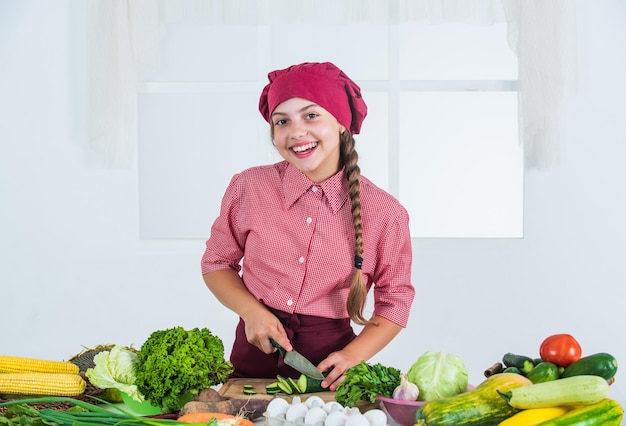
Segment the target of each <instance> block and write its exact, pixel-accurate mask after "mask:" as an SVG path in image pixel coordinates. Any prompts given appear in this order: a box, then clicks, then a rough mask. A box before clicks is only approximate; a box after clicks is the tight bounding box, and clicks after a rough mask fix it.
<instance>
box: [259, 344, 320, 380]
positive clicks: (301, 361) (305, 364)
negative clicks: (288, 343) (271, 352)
mask: <svg viewBox="0 0 626 426" xmlns="http://www.w3.org/2000/svg"><path fill="white" fill-rule="evenodd" d="M270 343H271V344H272V346H274V347H275V348H276V349H278V352H280V354H281V355H282V357H283V360H284V361H285V364H287V365H288V366H290V367H291V368H293V369H294V370H296V371H298V372H300V373H302V374H304V375H306V376H309V377H311V378H312V379H319V380H324V375H323V374H322V373H321V372H320V371H319V370H318V369H317V368H316V367H315V365H313V363H312V362H311V361H309V360H308V359H306V358H305V357H304V356H303V355H302V354H300V353H299V352H296V351H287V350H285V348H283V347H282V346H281V345H280V344H278V342H277V341H276V340H274V339H272V338H271V337H270Z"/></svg>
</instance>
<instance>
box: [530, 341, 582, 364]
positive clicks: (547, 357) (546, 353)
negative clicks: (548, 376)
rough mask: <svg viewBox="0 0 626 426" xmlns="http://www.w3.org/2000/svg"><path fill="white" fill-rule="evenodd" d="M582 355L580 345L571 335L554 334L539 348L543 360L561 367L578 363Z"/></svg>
mask: <svg viewBox="0 0 626 426" xmlns="http://www.w3.org/2000/svg"><path fill="white" fill-rule="evenodd" d="M581 355H582V349H581V347H580V344H579V343H578V341H577V340H576V339H574V338H573V337H572V336H570V335H569V334H554V335H552V336H550V337H547V338H546V339H545V340H544V341H543V343H541V346H540V347H539V356H541V359H542V360H544V361H548V362H551V363H553V364H556V365H558V366H559V367H567V366H568V365H570V364H572V363H574V362H576V361H578V360H579V359H580V357H581Z"/></svg>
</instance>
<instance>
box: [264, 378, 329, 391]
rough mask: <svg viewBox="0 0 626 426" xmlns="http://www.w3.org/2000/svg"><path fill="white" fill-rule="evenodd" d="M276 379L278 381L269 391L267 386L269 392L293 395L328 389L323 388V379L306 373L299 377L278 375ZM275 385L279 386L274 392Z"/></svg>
mask: <svg viewBox="0 0 626 426" xmlns="http://www.w3.org/2000/svg"><path fill="white" fill-rule="evenodd" d="M276 380H277V381H276V382H275V384H274V383H272V384H271V387H270V390H269V391H268V389H267V387H266V389H265V390H266V391H268V393H277V392H284V393H286V394H288V395H293V394H302V393H314V392H323V391H325V390H326V389H324V388H322V380H320V379H314V378H312V377H309V376H307V375H305V374H301V375H300V377H298V378H297V379H294V378H292V377H282V376H280V375H277V376H276ZM268 386H269V385H268ZM275 387H277V388H278V391H276V392H273V391H274V390H275Z"/></svg>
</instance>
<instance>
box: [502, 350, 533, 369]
mask: <svg viewBox="0 0 626 426" xmlns="http://www.w3.org/2000/svg"><path fill="white" fill-rule="evenodd" d="M502 362H503V363H504V365H505V366H506V367H515V368H517V369H519V370H520V371H521V372H522V374H528V373H529V372H530V370H532V369H533V368H534V367H535V361H534V360H533V359H532V358H530V357H527V356H525V355H516V354H514V353H511V352H507V353H506V354H504V356H503V357H502Z"/></svg>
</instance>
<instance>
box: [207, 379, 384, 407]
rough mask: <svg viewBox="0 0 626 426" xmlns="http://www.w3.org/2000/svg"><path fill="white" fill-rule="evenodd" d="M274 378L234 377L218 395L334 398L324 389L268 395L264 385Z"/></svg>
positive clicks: (271, 397)
mask: <svg viewBox="0 0 626 426" xmlns="http://www.w3.org/2000/svg"><path fill="white" fill-rule="evenodd" d="M275 381H276V379H249V378H236V379H230V380H228V381H227V382H226V383H224V384H223V385H222V387H220V389H219V390H218V392H219V393H220V395H222V396H224V397H227V398H261V399H266V400H271V399H273V398H275V397H280V398H284V399H286V400H287V401H288V402H289V403H291V401H292V400H293V397H294V396H299V397H300V399H301V400H302V401H306V400H307V398H308V397H310V396H312V395H316V396H319V397H320V398H322V400H324V402H330V401H334V400H335V392H331V391H325V392H315V393H303V394H298V395H287V394H285V393H277V394H275V395H268V394H267V393H266V392H265V386H267V385H269V384H270V383H273V382H275ZM243 385H252V386H253V388H254V390H255V391H256V394H255V395H252V396H249V395H245V394H244V393H243ZM356 407H358V408H359V409H360V411H361V412H364V411H367V410H370V409H372V408H378V404H371V403H369V402H366V401H362V402H359V403H358V404H357V405H356Z"/></svg>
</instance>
